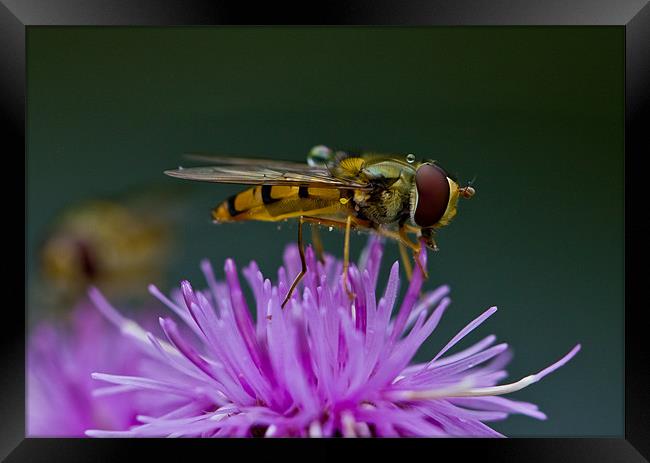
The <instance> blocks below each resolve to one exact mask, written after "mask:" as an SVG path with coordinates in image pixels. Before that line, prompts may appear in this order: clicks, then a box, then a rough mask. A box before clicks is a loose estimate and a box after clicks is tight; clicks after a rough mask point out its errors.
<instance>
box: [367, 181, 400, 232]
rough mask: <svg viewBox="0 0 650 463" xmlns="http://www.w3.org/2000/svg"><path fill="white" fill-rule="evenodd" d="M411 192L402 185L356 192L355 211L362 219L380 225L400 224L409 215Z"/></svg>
mask: <svg viewBox="0 0 650 463" xmlns="http://www.w3.org/2000/svg"><path fill="white" fill-rule="evenodd" d="M409 197H410V192H409V191H408V190H406V191H404V189H403V188H400V185H396V184H394V185H392V186H390V187H377V188H375V189H373V190H372V191H359V190H357V191H355V194H354V203H355V210H357V213H358V215H359V217H360V218H363V219H367V220H370V221H372V222H375V223H379V224H389V223H394V222H398V221H400V220H401V219H403V218H405V217H408V215H409Z"/></svg>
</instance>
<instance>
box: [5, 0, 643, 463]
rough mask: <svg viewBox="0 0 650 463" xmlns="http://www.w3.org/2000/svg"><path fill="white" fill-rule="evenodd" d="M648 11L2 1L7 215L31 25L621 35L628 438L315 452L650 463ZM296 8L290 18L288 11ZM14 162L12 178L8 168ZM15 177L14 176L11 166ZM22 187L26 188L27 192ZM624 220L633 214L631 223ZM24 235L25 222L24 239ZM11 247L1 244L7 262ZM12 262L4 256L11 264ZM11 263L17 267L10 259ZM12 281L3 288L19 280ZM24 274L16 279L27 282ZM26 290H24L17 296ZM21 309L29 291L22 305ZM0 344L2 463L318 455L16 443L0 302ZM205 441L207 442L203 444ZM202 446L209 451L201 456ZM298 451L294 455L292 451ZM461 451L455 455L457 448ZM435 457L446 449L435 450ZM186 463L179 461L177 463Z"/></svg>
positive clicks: (394, 444)
mask: <svg viewBox="0 0 650 463" xmlns="http://www.w3.org/2000/svg"><path fill="white" fill-rule="evenodd" d="M647 3H648V2H647V0H626V1H622V0H618V1H616V2H604V1H587V0H577V1H572V2H566V1H560V0H552V1H546V2H534V1H530V0H529V1H525V2H524V1H521V0H519V1H516V0H506V1H500V2H495V1H485V0H483V1H479V0H473V1H472V0H456V1H446V2H443V1H432V0H429V1H402V2H389V1H387V0H381V1H347V2H319V3H315V4H310V3H307V2H305V3H303V4H302V6H299V5H297V4H293V3H292V4H286V5H283V4H279V3H277V2H269V3H266V4H263V3H262V2H255V3H253V2H244V1H239V2H209V1H196V0H189V1H171V0H140V1H137V2H135V1H120V0H95V1H92V2H88V1H85V2H84V1H81V0H56V1H54V0H50V1H47V0H3V2H2V4H0V44H2V46H0V61H1V62H2V66H1V67H0V69H2V71H1V72H0V105H1V109H0V117H1V118H2V127H3V129H5V131H6V135H5V136H4V137H3V144H4V147H5V149H4V150H3V157H4V162H5V169H6V173H5V175H4V176H3V181H2V195H1V196H0V197H1V198H3V199H4V201H3V202H4V204H5V206H6V205H13V206H16V214H18V210H19V209H20V208H19V201H18V200H17V198H19V197H20V196H21V193H24V195H25V207H26V204H27V203H26V195H27V190H26V184H25V189H24V190H22V189H21V186H20V184H21V176H20V175H19V174H18V173H19V172H21V169H23V168H24V169H25V177H23V178H25V179H26V164H23V165H22V167H21V165H20V157H21V153H22V155H23V156H25V158H24V161H25V163H26V150H27V147H26V145H25V140H26V138H25V130H26V126H25V122H26V114H25V108H26V94H25V88H26V85H25V61H26V57H25V37H26V28H27V27H29V26H35V25H56V26H64V25H65V26H68V25H98V26H114V25H157V26H171V25H240V24H253V25H261V24H282V25H292V24H301V25H373V24H377V25H412V26H426V25H458V26H460V25H491V26H501V25H518V26H525V25H579V26H620V27H623V28H625V37H626V41H625V48H626V50H625V66H626V67H625V76H626V77H625V106H626V110H625V119H626V120H625V167H626V168H625V173H626V174H625V175H626V178H625V198H626V200H625V201H626V204H625V206H626V212H628V213H627V214H626V215H625V237H626V245H625V250H626V256H625V263H626V265H625V270H626V284H625V346H626V349H625V352H626V357H625V433H624V437H621V438H618V439H612V438H596V437H593V438H592V437H590V438H561V439H546V438H544V439H541V438H538V439H522V438H518V439H506V440H498V441H495V440H478V439H470V440H462V441H461V440H456V439H453V440H430V439H420V440H411V439H408V440H407V439H404V440H378V441H373V442H372V443H370V444H369V442H368V441H363V440H362V441H358V442H354V443H352V442H350V441H343V440H338V439H337V440H327V441H326V442H325V443H324V444H323V443H322V442H321V443H319V444H318V446H319V447H321V448H319V449H318V451H317V452H314V453H313V455H314V456H319V457H326V458H327V457H329V458H331V457H336V456H338V455H341V454H342V453H346V452H349V451H351V450H359V451H364V452H368V451H372V452H375V451H376V452H377V453H381V454H382V455H384V456H386V457H388V458H391V457H399V456H401V457H402V458H404V457H407V458H408V457H410V458H412V455H413V454H412V453H407V452H411V451H418V452H422V455H423V458H433V457H434V456H435V455H440V452H442V451H452V452H453V451H459V450H460V449H461V448H462V450H463V452H464V453H465V452H471V453H474V452H475V454H476V455H477V457H479V458H485V457H488V458H489V459H492V458H494V459H499V461H509V460H516V461H519V460H525V461H528V462H532V461H572V462H578V461H589V462H597V461H617V462H623V461H630V462H631V461H647V460H645V459H644V457H645V458H648V456H650V407H649V406H648V398H649V396H650V375H649V367H648V365H650V355H649V354H648V352H649V348H648V343H647V337H646V333H645V329H644V327H645V326H646V325H645V324H644V323H643V322H642V320H643V318H642V317H643V315H644V312H645V311H646V309H645V305H644V304H643V296H644V295H643V294H642V291H643V282H644V279H645V275H644V272H643V268H644V263H645V262H646V261H647V257H648V250H649V247H650V246H649V244H648V239H647V235H648V232H649V231H650V220H649V219H648V218H645V217H646V215H644V214H642V213H639V212H642V211H643V210H644V205H645V204H646V201H645V200H646V199H647V192H646V191H645V188H644V187H643V186H644V180H645V177H646V174H645V170H644V169H643V165H642V161H643V159H644V157H646V156H647V154H648V153H650V150H649V149H648V148H649V146H648V145H649V143H648V138H649V137H648V135H647V133H648V130H647V129H648V127H650V125H649V124H648V114H649V103H650V82H649V79H650V5H648V4H647ZM296 8H299V9H296ZM9 162H16V163H17V164H18V166H16V169H13V168H10V167H9V165H8V164H7V163H9ZM12 167H13V166H12ZM25 181H26V180H25ZM630 211H634V212H632V214H630ZM4 212H5V214H4V217H5V227H4V228H5V230H6V231H7V233H15V234H16V235H18V234H19V232H20V226H18V225H16V223H17V222H19V221H18V220H17V219H15V217H14V215H13V211H12V212H9V211H8V210H7V209H5V210H4ZM27 226H28V224H27V223H26V221H25V227H27ZM9 240H10V238H7V239H6V241H5V243H6V244H8V246H7V245H6V248H7V249H9V250H16V252H17V246H15V245H12V244H11V241H9ZM12 257H13V256H12ZM16 259H18V257H17V256H16ZM5 268H9V269H11V272H8V273H10V278H15V279H16V280H18V278H19V272H17V271H16V269H13V268H11V267H9V264H8V263H7V264H6V265H5ZM26 273H27V271H26V269H25V275H26ZM4 281H5V285H6V286H5V288H6V289H5V291H6V293H5V294H11V295H13V294H16V295H18V296H17V299H18V300H20V297H19V296H20V293H19V292H18V291H16V290H14V288H19V287H20V285H19V283H18V281H16V283H15V285H12V283H13V282H12V280H11V279H8V280H7V279H5V280H4ZM25 288H26V285H25ZM22 295H23V296H24V297H26V291H25V292H24V293H23V294H22ZM5 304H6V305H5V307H4V311H3V316H2V322H3V323H2V331H1V333H2V336H0V342H1V343H2V348H1V350H0V362H1V363H0V368H1V370H0V381H1V382H2V393H0V423H1V426H0V428H1V429H2V431H1V432H0V457H5V456H7V455H8V456H7V459H6V461H32V462H36V461H104V460H106V461H109V460H110V461H113V460H116V459H118V458H128V457H132V456H133V455H134V452H136V451H146V452H150V451H154V449H155V452H156V453H159V452H164V453H165V454H166V455H167V456H172V455H173V456H176V455H183V456H184V454H185V452H187V451H188V450H189V449H190V448H191V449H192V450H194V449H201V450H209V451H218V452H220V453H219V455H218V456H217V455H216V454H215V456H214V457H215V458H217V457H220V458H223V457H224V456H223V452H226V453H231V452H233V453H234V452H237V453H240V452H241V451H243V450H246V449H248V450H250V449H258V450H262V451H267V450H272V449H273V450H277V451H278V452H279V453H281V454H282V455H284V456H285V457H286V456H292V455H296V456H300V457H301V458H311V457H310V456H309V455H311V453H307V452H311V451H310V450H309V448H311V447H312V446H313V445H317V443H311V442H310V443H305V442H304V441H301V442H299V443H295V442H294V441H292V442H288V441H285V440H281V441H278V440H273V441H269V442H264V443H262V441H260V440H256V441H255V442H254V443H251V441H249V440H220V441H219V442H213V440H201V442H197V440H184V441H181V442H179V441H167V440H166V441H164V442H161V440H155V442H152V440H151V439H142V440H140V439H138V440H122V439H106V440H103V439H36V438H25V425H24V424H25V413H24V410H25V397H24V396H25V394H24V391H25V366H24V357H25V318H24V313H21V312H20V309H19V307H20V305H19V304H10V303H8V301H5ZM208 441H210V442H208ZM206 446H210V448H209V449H208V448H207V447H206ZM295 446H300V449H301V450H300V451H297V452H296V450H295ZM461 446H462V447H461ZM443 447H444V448H443ZM177 452H184V453H177Z"/></svg>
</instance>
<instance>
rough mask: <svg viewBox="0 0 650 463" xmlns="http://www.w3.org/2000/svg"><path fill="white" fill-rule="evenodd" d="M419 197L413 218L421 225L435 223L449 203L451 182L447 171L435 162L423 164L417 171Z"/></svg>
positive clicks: (416, 183)
mask: <svg viewBox="0 0 650 463" xmlns="http://www.w3.org/2000/svg"><path fill="white" fill-rule="evenodd" d="M415 187H416V188H417V193H418V199H417V204H416V205H415V214H414V217H413V219H414V220H415V223H416V224H417V225H419V226H420V227H430V226H432V225H435V224H436V223H437V222H438V221H439V220H440V219H441V218H442V216H443V215H444V213H445V210H446V209H447V204H448V203H449V193H450V191H449V182H448V181H447V175H446V174H445V172H444V171H443V170H442V169H441V168H440V167H438V166H436V165H435V164H422V165H421V166H420V167H419V168H418V170H417V172H416V173H415Z"/></svg>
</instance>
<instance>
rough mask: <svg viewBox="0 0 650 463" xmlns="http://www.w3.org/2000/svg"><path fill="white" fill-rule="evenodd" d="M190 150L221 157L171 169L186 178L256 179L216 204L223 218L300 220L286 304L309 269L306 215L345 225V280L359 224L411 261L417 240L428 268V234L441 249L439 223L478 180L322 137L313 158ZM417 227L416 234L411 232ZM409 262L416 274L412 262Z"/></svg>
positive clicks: (315, 221)
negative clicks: (298, 266)
mask: <svg viewBox="0 0 650 463" xmlns="http://www.w3.org/2000/svg"><path fill="white" fill-rule="evenodd" d="M188 157H190V158H191V159H194V160H198V161H204V162H210V163H212V164H213V165H211V166H209V167H190V168H178V169H175V170H168V171H165V173H166V174H167V175H170V176H172V177H177V178H181V179H189V180H198V181H204V182H216V183H235V184H244V185H255V186H253V187H252V188H249V189H247V190H244V191H242V192H240V193H238V194H236V195H233V196H231V197H229V198H228V199H226V200H225V201H223V202H222V203H220V204H219V205H218V206H217V207H215V208H214V209H213V211H212V217H213V219H214V221H215V222H217V223H224V222H240V221H247V220H260V221H271V222H276V221H280V220H286V219H298V220H299V227H298V246H299V250H300V258H301V263H302V270H301V272H300V273H299V274H298V276H297V277H296V278H295V280H294V282H293V284H292V285H291V288H290V289H289V291H288V293H287V295H286V297H285V299H284V301H283V303H282V306H283V307H284V305H285V304H286V303H287V302H288V300H289V298H290V297H291V294H292V292H293V290H294V289H295V287H296V286H297V284H298V282H299V281H300V280H301V278H302V277H303V275H304V274H305V272H306V263H305V256H304V247H303V242H302V225H303V223H311V224H316V225H323V226H328V227H337V228H341V229H344V230H345V246H344V270H343V278H344V281H346V280H345V279H346V278H347V269H348V264H349V240H350V230H351V229H352V228H355V229H359V230H367V231H371V232H374V233H378V234H379V235H381V236H384V237H387V238H390V239H393V240H395V241H397V242H398V243H399V244H400V252H401V255H402V258H403V260H404V261H405V263H408V258H407V257H405V256H406V251H405V248H410V249H411V250H413V251H414V253H415V261H416V263H417V264H418V265H419V266H420V268H421V270H422V271H423V273H424V274H425V275H426V272H425V271H424V269H423V268H422V266H421V264H420V262H419V260H418V258H417V253H418V252H419V250H420V242H424V244H425V245H426V246H427V247H428V248H430V249H433V250H437V249H438V248H437V245H436V243H435V241H434V238H433V234H434V230H435V229H437V228H440V227H444V226H446V225H448V224H449V223H450V221H451V220H452V219H453V217H454V216H455V215H456V205H457V202H458V198H461V197H462V198H471V197H472V196H473V195H474V193H475V190H474V188H473V187H472V186H471V185H470V184H468V185H466V186H464V187H461V186H460V185H459V183H458V181H457V180H456V179H455V178H454V177H453V176H452V175H450V174H449V173H448V172H447V171H446V170H444V169H443V168H442V167H440V166H439V165H438V164H437V163H436V161H433V160H423V161H418V160H416V157H415V155H413V154H408V155H399V154H382V153H375V152H365V151H364V152H352V151H344V150H335V149H331V148H328V147H326V146H322V145H318V146H315V147H314V148H312V149H311V151H310V152H309V154H308V156H307V163H305V164H303V163H296V162H286V161H276V160H270V159H253V158H240V157H221V156H211V155H202V154H194V155H189V156H188ZM409 234H413V235H415V237H416V239H415V240H411V238H410V237H409ZM406 268H407V269H408V270H407V273H408V274H409V276H410V264H409V266H408V267H406ZM346 288H347V283H346ZM350 295H351V294H350Z"/></svg>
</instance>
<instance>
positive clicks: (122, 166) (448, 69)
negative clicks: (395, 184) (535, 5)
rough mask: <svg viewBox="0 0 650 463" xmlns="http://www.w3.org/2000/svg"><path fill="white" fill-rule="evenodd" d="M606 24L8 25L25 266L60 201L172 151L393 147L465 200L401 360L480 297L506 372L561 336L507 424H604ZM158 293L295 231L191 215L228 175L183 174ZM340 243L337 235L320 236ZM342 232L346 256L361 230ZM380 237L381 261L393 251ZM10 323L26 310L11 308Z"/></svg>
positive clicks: (607, 353)
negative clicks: (18, 39)
mask: <svg viewBox="0 0 650 463" xmlns="http://www.w3.org/2000/svg"><path fill="white" fill-rule="evenodd" d="M623 50H624V30H623V28H620V27H598V28H595V27H526V28H518V27H472V28H466V27H453V28H446V27H444V28H394V27H391V28H379V27H375V28H327V27H325V28H323V27H322V28H280V27H266V28H209V27H201V28H181V27H174V28H130V27H129V28H86V27H74V28H57V27H29V28H28V33H27V58H28V59H27V91H28V101H27V104H28V113H27V119H28V123H27V124H28V125H27V129H28V132H27V133H28V135H27V136H28V140H27V142H28V158H27V195H28V201H27V246H28V249H27V251H28V252H27V254H28V276H29V280H30V281H31V282H34V281H35V278H34V276H35V274H36V273H37V268H38V261H37V245H38V243H39V242H40V240H42V239H43V236H44V234H45V233H46V230H47V226H48V224H49V223H50V222H51V221H52V220H53V218H54V217H56V215H57V214H59V213H60V212H61V211H62V210H64V209H65V208H66V207H68V206H69V205H71V204H73V203H75V202H78V201H80V200H83V199H87V198H95V197H103V196H109V197H110V196H111V195H119V194H121V193H123V192H124V191H129V190H132V189H134V188H138V187H140V186H142V185H157V186H158V187H162V188H163V189H164V188H167V187H169V188H172V187H177V186H178V183H179V182H180V181H179V180H176V179H171V178H167V177H164V176H163V174H162V171H163V170H164V169H168V168H174V167H176V166H178V165H179V164H187V161H184V160H183V159H182V157H181V155H182V153H184V152H188V151H203V152H214V153H224V154H236V155H249V156H261V157H272V158H278V159H290V160H302V159H304V156H305V154H306V153H307V151H308V150H309V149H310V147H312V146H313V145H316V144H326V145H329V146H334V147H342V148H345V147H354V148H369V149H375V150H379V151H389V152H399V153H415V154H417V155H419V156H426V157H432V158H434V159H437V160H439V161H440V163H441V164H442V165H443V166H445V167H446V168H447V169H448V170H450V171H452V172H455V173H457V174H458V175H459V176H460V178H461V179H462V180H464V181H467V180H469V179H471V178H472V177H473V176H474V175H476V176H477V179H476V182H475V186H476V189H477V195H476V196H475V197H474V198H473V199H472V200H471V201H467V202H462V203H461V204H460V210H459V214H458V217H457V218H456V220H455V221H454V223H453V224H452V225H451V226H449V227H448V228H447V229H444V230H443V231H441V232H440V233H439V234H438V244H439V246H440V248H441V250H440V252H438V253H437V254H435V255H430V264H429V270H430V275H431V276H430V279H429V281H428V282H427V283H426V284H427V286H428V287H429V288H432V287H434V286H435V285H438V284H442V283H448V284H450V285H451V287H452V298H453V304H452V306H451V309H450V310H449V311H448V312H447V314H446V316H445V318H444V319H443V321H442V323H441V325H440V327H439V328H438V330H437V331H436V332H435V333H434V335H433V336H432V337H431V338H430V339H429V341H428V343H427V344H426V346H425V348H424V349H423V350H422V351H421V352H420V353H419V354H418V358H419V359H420V360H424V359H426V358H428V357H430V356H431V355H432V354H433V353H435V352H437V351H438V350H439V349H440V348H441V347H442V346H444V344H446V342H447V341H448V340H449V338H450V337H451V336H453V334H455V333H456V332H457V331H458V330H459V329H460V328H461V327H462V326H464V325H465V324H466V323H467V322H469V321H470V320H471V319H473V318H474V317H476V316H477V315H478V314H479V313H481V312H482V311H483V310H485V309H487V308H488V307H489V306H491V305H497V306H498V307H499V309H500V310H499V311H498V312H497V314H496V315H494V316H493V317H492V318H491V319H490V320H489V321H487V322H486V323H485V324H484V325H482V326H481V327H480V328H479V329H478V330H477V332H476V333H473V334H472V335H470V336H469V337H468V339H466V340H465V341H464V342H463V343H462V346H467V345H469V343H470V342H471V341H473V340H477V339H479V338H482V337H483V336H485V335H487V334H491V333H494V334H497V335H498V336H499V339H501V340H503V341H507V342H509V343H511V345H512V346H513V349H514V354H515V357H514V359H513V361H512V363H511V367H510V368H509V371H510V372H511V377H510V379H511V380H516V379H519V378H520V377H521V376H523V375H526V374H529V373H532V372H536V371H538V370H540V369H541V368H543V367H545V366H546V365H547V364H549V363H550V362H552V361H554V360H556V359H557V358H559V357H560V356H561V355H563V354H564V353H565V352H567V351H568V350H569V349H570V348H571V347H572V346H573V345H574V344H575V343H577V342H580V343H582V345H583V349H582V352H580V353H579V354H578V356H577V357H576V358H575V359H574V360H573V361H572V362H571V363H570V364H568V365H567V366H565V367H564V368H562V369H561V370H559V371H558V372H556V373H555V374H553V375H551V376H550V377H547V378H546V379H544V380H543V381H542V382H541V383H538V384H535V385H533V386H531V387H529V388H527V389H525V390H523V391H520V392H518V393H516V394H513V395H512V397H513V398H518V399H520V400H525V401H531V402H535V403H537V404H539V405H540V408H541V409H542V410H543V411H544V412H546V413H547V414H548V417H549V419H548V420H547V421H545V422H538V421H536V420H533V419H531V418H526V417H519V416H514V417H511V418H509V419H508V420H507V421H505V422H502V423H495V424H494V427H495V428H496V429H497V430H499V431H501V432H503V433H505V434H507V435H510V436H621V435H622V434H623V335H624V331H623V317H624V312H623V310H624V305H623V296H624V292H623V281H624V274H623V232H624V229H623V167H624V165H623V159H624V158H623V116H624V112H623V108H624V106H623V104H624V100H623V96H624V93H623V92H624V83H623V77H624V74H623V69H624V68H623V63H624V61H623V60H624V54H623ZM188 187H189V192H190V193H189V195H187V197H186V206H185V208H186V210H185V214H184V217H185V218H184V220H183V221H181V222H180V223H179V224H178V231H179V241H178V245H177V248H178V250H177V253H176V256H175V259H174V261H173V262H172V264H171V266H170V269H169V271H168V282H167V285H166V289H169V288H171V287H172V286H173V285H174V284H175V283H176V282H178V280H179V279H181V278H189V279H191V280H193V281H195V282H196V284H198V285H200V284H201V283H202V278H201V274H200V271H199V267H198V264H199V261H200V259H202V258H203V257H208V258H210V259H211V260H212V261H213V262H214V263H215V265H216V266H217V267H218V268H220V267H221V266H222V262H223V260H224V258H226V257H229V256H232V257H235V258H236V260H237V261H238V263H239V264H240V266H243V265H244V264H246V263H248V262H249V261H250V260H251V259H256V260H257V261H258V262H259V263H260V266H261V268H262V270H263V271H265V272H266V273H267V274H268V275H269V276H271V277H272V278H274V277H275V269H276V267H277V266H278V264H279V262H280V259H281V254H282V249H283V246H284V244H286V243H289V242H291V241H294V240H295V239H296V229H297V228H296V225H295V224H283V225H282V226H281V227H279V229H278V227H277V226H276V225H275V224H260V223H249V224H235V225H221V226H216V225H213V224H212V223H211V221H210V216H209V212H210V209H211V208H212V207H213V206H214V205H215V204H216V203H217V202H219V201H220V200H222V199H223V198H225V197H226V196H227V195H229V194H232V193H234V192H235V191H237V190H238V187H236V186H224V185H213V184H201V183H192V184H190V185H188ZM324 235H325V237H324V238H325V244H326V247H327V249H328V250H329V251H330V252H333V253H335V254H338V255H341V254H342V242H343V236H342V234H340V233H337V232H332V233H327V232H324ZM365 240H366V238H365V237H363V236H355V237H353V255H358V253H359V250H360V248H361V247H362V245H363V243H364V242H365ZM397 256H398V254H397V250H396V246H394V245H389V246H387V252H386V257H385V259H386V261H385V267H384V272H387V270H388V266H389V265H388V264H389V262H388V261H393V260H395V259H397ZM30 310H31V311H32V312H30V314H29V316H30V319H33V318H35V317H38V316H39V315H40V314H39V313H38V307H31V308H30Z"/></svg>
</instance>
